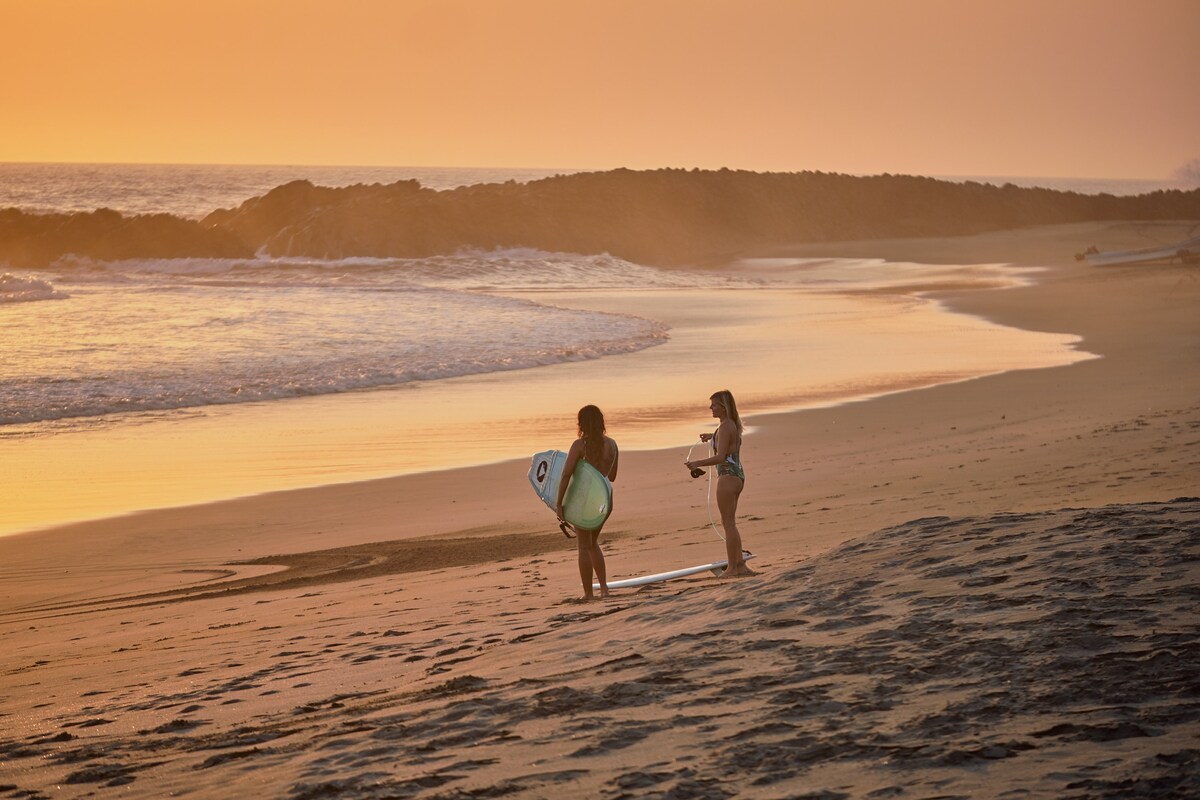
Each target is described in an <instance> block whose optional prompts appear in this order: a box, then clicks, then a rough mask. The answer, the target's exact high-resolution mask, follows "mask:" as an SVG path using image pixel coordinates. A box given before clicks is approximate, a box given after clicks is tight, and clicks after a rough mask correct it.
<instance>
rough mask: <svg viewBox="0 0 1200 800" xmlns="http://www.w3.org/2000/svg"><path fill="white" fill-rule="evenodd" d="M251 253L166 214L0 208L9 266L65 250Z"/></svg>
mask: <svg viewBox="0 0 1200 800" xmlns="http://www.w3.org/2000/svg"><path fill="white" fill-rule="evenodd" d="M253 254H254V251H253V250H252V249H251V248H250V247H249V246H248V245H247V244H246V243H245V242H244V241H242V240H241V239H239V238H237V237H236V236H235V235H233V234H232V233H230V232H228V231H225V230H222V229H220V228H214V227H211V226H203V225H201V224H200V223H198V222H196V221H195V220H187V219H181V218H179V217H176V216H172V215H170V214H145V215H139V216H133V217H126V216H124V215H123V214H120V213H119V212H116V211H113V210H111V209H107V208H102V209H99V210H97V211H92V212H90V213H76V214H27V213H25V212H23V211H20V210H18V209H15V208H8V209H2V210H0V263H4V264H7V265H8V266H10V267H18V268H35V267H44V266H47V265H49V264H52V263H54V262H55V261H56V260H58V259H59V258H61V257H63V256H65V255H76V256H81V257H85V258H93V259H97V260H102V261H115V260H120V259H128V258H238V257H246V256H251V255H253Z"/></svg>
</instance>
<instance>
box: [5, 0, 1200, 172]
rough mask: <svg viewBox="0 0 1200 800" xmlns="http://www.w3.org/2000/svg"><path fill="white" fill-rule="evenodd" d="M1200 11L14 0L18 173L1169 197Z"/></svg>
mask: <svg viewBox="0 0 1200 800" xmlns="http://www.w3.org/2000/svg"><path fill="white" fill-rule="evenodd" d="M1198 39H1200V2H1198V0H792V1H791V2H788V1H786V0H737V1H736V2H723V1H722V2H717V1H715V0H712V1H710V0H103V1H102V0H0V115H2V116H0V161H52V162H59V161H68V162H69V161H79V162H141V163H235V164H242V163H244V164H335V165H349V164H361V165H404V166H497V167H551V168H554V167H558V168H611V167H618V166H626V167H632V168H651V167H661V166H683V167H704V168H715V167H722V166H728V167H733V168H745V169H755V170H803V169H819V170H827V171H838V172H852V173H875V172H894V173H896V172H900V173H919V174H930V175H1013V176H1016V175H1024V176H1062V177H1108V178H1165V177H1169V176H1170V175H1171V173H1172V172H1173V171H1174V170H1176V169H1177V168H1179V167H1181V166H1182V165H1183V164H1185V163H1186V162H1188V161H1190V160H1192V159H1195V158H1197V157H1200V102H1197V97H1200V81H1198V79H1200V47H1198V46H1197V41H1198Z"/></svg>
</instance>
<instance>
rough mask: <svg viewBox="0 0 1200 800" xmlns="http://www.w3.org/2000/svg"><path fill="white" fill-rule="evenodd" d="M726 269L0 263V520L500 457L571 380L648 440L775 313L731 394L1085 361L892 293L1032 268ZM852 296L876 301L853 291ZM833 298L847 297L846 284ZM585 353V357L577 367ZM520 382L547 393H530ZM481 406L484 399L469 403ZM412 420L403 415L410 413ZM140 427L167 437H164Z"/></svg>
mask: <svg viewBox="0 0 1200 800" xmlns="http://www.w3.org/2000/svg"><path fill="white" fill-rule="evenodd" d="M558 172H560V171H558V170H492V169H488V170H480V169H450V168H447V169H403V168H358V167H354V168H332V167H328V168H327V167H203V166H167V167H154V166H124V165H40V164H34V165H20V164H15V165H14V164H9V165H0V208H3V207H9V206H15V207H18V208H21V209H23V210H26V211H36V212H50V211H88V210H93V209H95V208H113V209H116V210H119V211H122V212H125V213H128V214H140V213H155V212H167V213H171V214H176V215H180V216H188V217H201V216H203V215H204V214H205V213H207V212H208V211H211V210H213V209H216V208H222V207H233V206H236V205H237V204H239V203H240V202H242V201H243V200H245V199H248V198H250V197H253V196H256V195H261V194H263V193H264V192H266V191H268V190H269V189H271V188H273V187H274V186H277V185H280V184H282V183H285V182H287V181H289V180H293V179H297V178H307V179H309V180H312V181H313V182H314V183H318V184H322V185H330V186H342V185H349V184H353V183H362V182H382V183H391V182H394V181H397V180H402V179H409V178H415V179H417V180H419V181H420V182H421V183H422V184H424V185H426V186H429V187H431V188H437V189H445V188H452V187H455V186H463V185H470V184H474V183H483V182H497V181H508V180H513V181H527V180H534V179H537V178H541V177H546V176H549V175H553V174H557V173H558ZM997 180H1004V179H997ZM1014 182H1015V181H1014ZM1128 183H1129V185H1128V186H1127V188H1129V189H1130V191H1136V192H1140V191H1144V190H1145V186H1142V185H1138V186H1134V185H1133V182H1128ZM1111 188H1112V187H1110V189H1111ZM742 267H743V268H742V269H735V270H723V271H687V270H662V269H656V268H652V267H648V266H645V265H640V264H635V263H631V262H629V261H625V260H623V259H620V258H616V257H613V256H609V255H581V254H573V253H549V252H542V251H536V250H505V251H490V252H460V253H456V254H454V255H448V256H438V257H435V258H423V259H394V258H390V259H369V258H357V259H343V260H336V261H321V260H313V259H296V258H270V257H266V256H262V257H258V258H251V259H164V260H141V261H117V262H102V261H92V260H87V259H78V258H66V259H63V260H60V261H59V262H57V263H55V264H54V265H52V266H51V267H50V268H48V269H40V270H16V269H8V268H5V266H4V265H2V264H0V473H2V474H4V479H3V480H4V483H3V486H4V489H5V490H6V493H7V494H9V498H8V502H7V503H6V504H4V506H3V507H2V508H0V533H5V532H9V533H11V532H13V531H17V530H24V529H28V528H34V527H41V526H44V525H49V524H54V523H58V522H65V521H70V520H74V519H86V518H89V517H95V516H101V515H109V514H113V513H123V512H128V511H134V510H137V509H140V508H148V507H154V506H162V505H179V504H183V503H189V502H200V501H203V500H212V499H220V498H222V497H230V496H236V495H239V494H248V493H252V492H259V491H269V490H273V489H280V488H295V487H297V486H306V485H316V484H321V483H332V482H342V481H348V480H360V479H364V478H370V477H381V476H385V475H389V474H396V473H401V472H415V471H424V470H428V469H442V468H449V467H455V466H464V465H468V464H472V463H484V462H487V461H495V460H502V459H505V458H513V457H517V456H519V455H520V454H522V453H523V452H525V450H523V449H522V448H526V447H527V446H528V444H529V441H530V437H532V436H534V434H533V433H531V432H530V431H533V430H534V429H539V430H557V429H558V428H560V427H561V428H564V431H563V436H566V437H569V436H570V434H571V432H572V431H571V428H570V423H569V422H564V420H569V418H570V412H571V411H572V410H573V409H571V408H558V406H560V405H562V406H565V405H570V404H572V403H575V402H577V400H578V399H581V398H584V397H604V398H605V401H606V402H608V403H609V404H610V406H615V407H616V408H615V409H614V410H615V411H617V413H624V414H625V418H626V421H627V423H628V425H629V426H630V429H631V430H633V429H636V430H637V431H640V432H639V433H637V434H636V435H633V436H627V438H626V439H625V440H624V441H626V442H629V443H631V444H633V445H635V446H638V445H640V446H645V447H656V446H664V444H665V442H666V441H668V440H669V435H668V434H665V433H664V431H666V430H671V431H673V430H674V428H673V427H672V426H669V425H668V426H665V427H664V425H663V424H662V423H661V420H662V419H664V418H666V417H669V416H670V415H671V414H672V413H675V410H676V409H677V408H678V407H679V406H680V404H681V402H682V400H683V396H684V395H686V394H687V393H689V392H699V391H700V385H701V384H704V383H707V382H711V379H710V378H709V377H708V375H707V371H708V370H709V369H711V363H705V362H704V360H703V359H704V358H706V356H705V355H704V354H705V353H711V352H713V348H714V347H717V346H718V345H717V344H716V342H717V340H718V338H719V337H720V336H726V337H727V336H745V337H747V342H749V343H751V344H752V345H753V346H759V345H761V343H762V337H763V336H765V335H767V334H765V333H764V331H767V330H775V328H777V327H778V326H779V325H780V324H784V323H780V322H779V320H784V321H785V323H786V325H788V326H789V327H788V329H787V330H788V333H787V335H786V336H781V337H780V338H779V339H778V341H776V343H775V344H774V345H772V347H774V348H775V349H780V348H786V349H787V350H788V352H789V353H790V354H791V355H788V354H780V355H778V357H777V359H778V362H779V363H780V364H783V365H786V366H788V367H790V366H791V363H792V362H793V361H797V362H798V361H799V360H801V359H803V360H804V361H805V368H804V369H803V370H800V369H799V368H797V369H796V370H795V374H793V373H792V372H790V371H789V370H787V369H785V370H780V369H778V368H777V365H776V364H775V363H774V362H772V361H771V358H773V357H776V356H773V355H772V353H767V354H766V356H764V359H765V360H763V363H762V364H760V365H759V366H758V367H757V368H756V370H754V371H747V372H746V376H745V378H744V379H743V380H744V381H745V382H747V383H751V382H753V383H755V384H758V385H757V386H756V387H755V393H750V392H747V393H745V395H746V397H747V400H748V401H749V403H748V405H747V407H748V408H750V409H754V408H755V406H756V402H755V401H757V408H758V410H760V411H761V410H779V409H784V408H794V407H802V406H804V405H812V404H828V403H831V402H834V403H836V402H845V401H848V400H854V399H860V398H862V397H867V396H872V395H874V394H879V393H882V392H887V391H896V390H902V389H904V388H912V387H915V386H920V385H930V384H934V383H938V382H945V381H947V380H961V379H964V378H969V377H974V376H978V375H984V374H990V373H993V372H997V371H1003V370H1005V369H1015V368H1024V367H1030V366H1046V365H1050V364H1058V363H1069V362H1070V361H1072V360H1078V359H1079V358H1081V357H1086V354H1080V353H1079V352H1077V351H1075V350H1074V349H1073V344H1074V339H1073V337H1070V336H1058V335H1049V334H1029V333H1027V332H1014V331H1012V330H1011V329H1003V328H1001V327H1000V326H994V325H991V324H990V323H985V322H983V321H979V320H968V319H966V318H963V317H960V316H958V315H953V314H951V313H949V312H948V311H946V310H944V309H942V308H941V307H940V306H939V305H938V304H937V303H935V302H934V301H931V300H927V299H921V298H916V297H913V296H912V295H910V294H905V292H906V291H909V290H911V289H913V288H914V287H919V286H921V285H923V284H930V285H933V284H940V283H945V282H946V281H948V280H950V281H955V282H959V283H961V282H963V281H972V282H975V283H977V284H978V285H979V286H980V287H981V288H983V287H999V286H1012V285H1020V284H1021V283H1023V282H1025V281H1028V280H1030V279H1032V276H1031V275H1030V274H1029V273H1028V272H1027V271H1022V270H1016V269H1013V268H1010V267H1005V266H1003V265H961V266H958V267H954V266H950V267H947V266H939V267H932V266H928V265H917V264H888V263H885V262H880V261H862V260H848V259H847V260H838V259H823V260H820V261H813V262H808V263H806V262H794V261H788V260H783V261H781V262H779V263H773V262H770V261H769V260H765V261H760V262H758V263H747V264H744V265H742ZM871 289H874V290H883V292H884V294H880V295H879V296H875V297H869V296H867V295H865V294H864V293H863V290H871ZM848 292H849V293H855V294H857V295H859V296H858V297H856V298H855V299H852V300H848V299H847V293H848ZM609 298H614V302H611V303H610V302H609ZM631 298H632V299H631ZM681 298H682V299H683V300H684V301H685V302H693V301H694V302H695V303H696V307H697V308H702V307H703V308H708V307H710V306H711V307H714V308H719V307H720V305H721V304H724V305H725V306H728V307H729V308H731V309H734V308H736V309H741V310H737V311H734V313H735V314H737V315H739V316H742V317H755V316H756V314H758V309H764V308H771V309H777V311H778V313H777V314H776V316H772V317H771V318H770V319H766V318H765V317H764V319H763V320H762V321H760V323H759V324H757V327H754V326H747V329H746V331H740V330H735V329H734V328H730V327H729V324H730V323H729V322H727V321H718V322H715V323H712V324H709V323H707V322H706V321H705V319H706V318H704V317H703V315H700V316H699V317H698V318H697V319H696V320H694V321H693V320H692V319H691V317H689V316H688V314H687V313H686V311H687V309H680V308H670V309H668V308H666V307H665V306H664V304H667V303H678V302H679V301H680V299H681ZM714 298H724V299H722V300H720V301H719V302H718V301H715V300H714ZM714 303H717V304H716V305H713V304H714ZM631 308H632V309H633V311H635V312H636V313H632V312H631ZM668 312H669V313H668ZM897 325H899V326H900V327H901V328H903V330H904V331H908V332H909V333H913V335H914V337H915V338H913V339H912V341H911V342H910V343H909V345H908V346H909V347H910V348H911V352H912V353H915V354H918V356H917V357H916V358H913V359H906V358H905V357H903V356H897V350H896V348H897V347H898V344H897V343H898V342H899V341H901V339H903V336H905V335H908V334H903V335H901V334H898V333H897V331H898V330H900V328H897ZM771 335H775V334H771ZM756 337H758V338H756ZM872 337H874V338H872ZM772 341H775V340H772ZM689 343H690V344H689ZM689 348H690V349H689ZM658 349H661V350H662V352H661V354H660V355H658V356H653V357H649V356H648V357H646V358H642V359H631V357H632V356H634V355H635V354H639V353H650V351H656V350H658ZM851 353H853V354H855V355H853V357H849V356H848V355H847V354H851ZM729 358H730V359H736V358H737V355H736V353H734V352H733V351H731V354H730V356H729ZM614 359H615V361H614ZM749 360H750V361H753V359H749ZM898 363H903V364H904V366H903V368H902V369H901V368H897V366H896V365H897V364H898ZM599 364H604V365H607V366H605V367H603V369H601V368H600V367H589V366H588V365H599ZM614 364H620V365H623V366H621V367H620V368H618V369H617V370H616V372H619V373H620V374H621V375H622V380H623V381H624V382H625V384H624V385H625V386H637V385H639V384H644V385H645V387H646V388H647V393H646V395H645V396H641V397H638V398H635V399H627V398H626V395H627V394H629V392H628V391H625V392H624V393H622V392H616V393H611V387H610V386H609V385H608V384H606V382H605V378H604V377H602V375H603V374H604V373H607V374H608V375H612V374H613V373H614V367H613V365H614ZM569 365H575V367H574V368H573V369H565V368H566V367H568V366H569ZM813 365H821V366H819V367H816V368H814V366H813ZM622 370H623V372H622ZM650 373H652V374H650ZM801 373H803V374H801ZM697 374H698V375H699V376H700V377H699V378H697V377H696V376H697ZM505 375H509V376H521V377H520V378H519V379H517V378H512V379H505V378H503V376H505ZM731 375H733V376H736V375H737V373H736V371H734V372H732V373H731ZM546 376H563V377H561V378H554V380H549V381H548V382H547V380H548V379H547V378H546ZM598 376H600V377H598ZM763 376H769V378H764V377H763ZM555 381H558V382H555ZM564 381H565V383H564ZM530 386H544V387H547V388H545V390H544V393H543V394H539V395H538V396H537V397H536V398H534V397H533V396H532V394H531V390H530V389H529V388H528V387H530ZM564 386H567V387H569V388H571V389H572V390H578V391H579V392H580V394H579V397H576V396H575V395H574V394H572V393H571V392H564V391H562V390H563V387H564ZM405 389H408V390H410V391H408V392H404V391H402V390H405ZM481 392H482V393H483V394H482V395H481V394H480V393H481ZM585 392H586V393H587V394H585ZM555 393H558V395H557V396H556V395H555ZM547 395H548V396H547ZM481 396H482V397H483V398H484V402H482V403H481V402H480V397H481ZM322 398H324V399H323V400H321V399H322ZM339 398H341V399H339ZM305 399H308V400H309V403H308V404H306V405H296V402H297V401H304V400H305ZM488 399H492V400H494V401H495V403H497V404H507V406H506V408H505V409H504V410H499V411H498V410H496V408H490V409H489V408H488V407H487V402H486V401H487V400H488ZM317 400H321V401H320V402H317ZM385 408H386V411H385V410H382V409H385ZM468 408H469V409H471V411H470V413H467V412H466V411H464V410H463V409H468ZM347 409H354V410H353V412H350V413H347ZM234 412H236V413H234ZM376 414H379V415H381V416H379V417H378V418H376V417H375V416H373V415H376ZM414 415H417V416H421V417H423V418H424V420H425V422H424V423H422V424H416V425H414V424H412V419H413V417H414ZM349 417H353V419H352V420H351V419H349ZM285 419H286V420H291V422H289V423H288V425H290V427H287V426H283V427H281V428H280V429H279V430H277V431H275V434H276V436H275V438H274V439H272V440H270V441H268V442H265V443H264V442H261V441H259V442H258V443H257V444H256V445H254V446H250V444H249V442H250V441H251V440H253V439H254V436H251V435H249V434H248V433H247V432H248V431H253V432H256V433H257V432H261V431H263V430H265V429H267V428H270V427H271V426H273V425H282V423H280V420H285ZM314 419H319V420H321V422H320V423H319V424H316V425H314V423H313V422H312V420H314ZM366 419H371V420H372V422H370V423H365V424H364V422H363V420H366ZM398 419H403V420H405V422H403V423H401V422H398V421H397V420H398ZM689 424H690V423H689ZM639 426H640V427H639ZM317 428H319V429H320V430H316V429H317ZM509 428H512V429H520V430H522V431H525V432H526V433H525V434H524V435H521V436H516V435H512V434H511V433H510V432H508V429H509ZM483 431H499V432H496V433H490V432H489V433H482V432H483ZM310 435H311V436H310ZM670 435H674V434H673V433H671V434H670ZM305 436H310V438H309V439H306V438H305ZM189 437H193V438H189ZM230 437H233V438H234V439H238V438H242V439H244V440H245V442H244V444H245V446H243V447H241V448H238V447H236V446H235V445H234V444H231V443H230ZM162 441H170V442H171V443H172V444H170V445H169V452H165V451H163V450H162V445H161V442H162ZM279 442H282V443H283V444H280V443H279ZM114 453H120V455H117V456H115V457H114V455H113V454H114ZM200 453H207V454H206V455H204V456H203V457H201V456H200V455H198V454H200ZM189 454H190V455H189ZM118 464H119V467H118V466H117V465H118ZM239 464H240V466H238V465H239ZM210 473H211V474H210ZM218 473H219V474H218ZM135 486H136V490H135V489H134V488H133V487H135ZM22 504H24V505H22Z"/></svg>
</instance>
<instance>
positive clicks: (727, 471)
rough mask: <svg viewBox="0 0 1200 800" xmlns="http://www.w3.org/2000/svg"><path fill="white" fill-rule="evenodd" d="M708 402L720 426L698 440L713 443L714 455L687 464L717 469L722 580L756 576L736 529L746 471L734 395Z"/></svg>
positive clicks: (720, 395)
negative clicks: (722, 534) (724, 563)
mask: <svg viewBox="0 0 1200 800" xmlns="http://www.w3.org/2000/svg"><path fill="white" fill-rule="evenodd" d="M709 400H710V401H711V402H710V403H709V406H708V407H709V409H710V410H711V411H712V415H713V416H714V417H716V418H717V419H718V420H719V421H720V424H719V425H717V430H716V432H714V433H702V434H700V440H701V441H704V442H712V449H713V455H712V457H711V458H704V459H700V460H698V461H688V462H687V464H686V466H687V468H688V469H689V470H692V469H695V468H697V467H716V468H717V509H718V510H719V511H720V512H721V527H722V528H724V529H725V553H726V558H728V559H729V564H728V566H726V567H725V571H724V572H723V573H722V575H723V576H728V577H738V576H742V575H755V574H756V573H755V572H754V571H753V570H752V569H750V568H749V567H747V566H746V560H745V557H744V556H743V554H742V535H741V533H740V532H739V531H738V527H737V506H738V498H740V497H741V495H742V489H743V488H745V486H746V471H745V469H743V468H742V430H743V427H742V419H741V417H739V416H738V411H737V403H736V402H735V401H734V399H733V393H732V392H730V391H729V390H728V389H722V390H721V391H719V392H716V393H715V394H713V395H712V396H711V397H710V398H709Z"/></svg>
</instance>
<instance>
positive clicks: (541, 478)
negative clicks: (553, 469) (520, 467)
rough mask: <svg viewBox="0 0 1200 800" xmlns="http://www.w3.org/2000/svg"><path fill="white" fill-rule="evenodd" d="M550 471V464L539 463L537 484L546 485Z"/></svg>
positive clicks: (545, 462)
mask: <svg viewBox="0 0 1200 800" xmlns="http://www.w3.org/2000/svg"><path fill="white" fill-rule="evenodd" d="M549 471H550V463H549V462H547V461H542V462H539V463H538V465H537V482H538V483H545V481H546V473H547V472H549Z"/></svg>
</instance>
